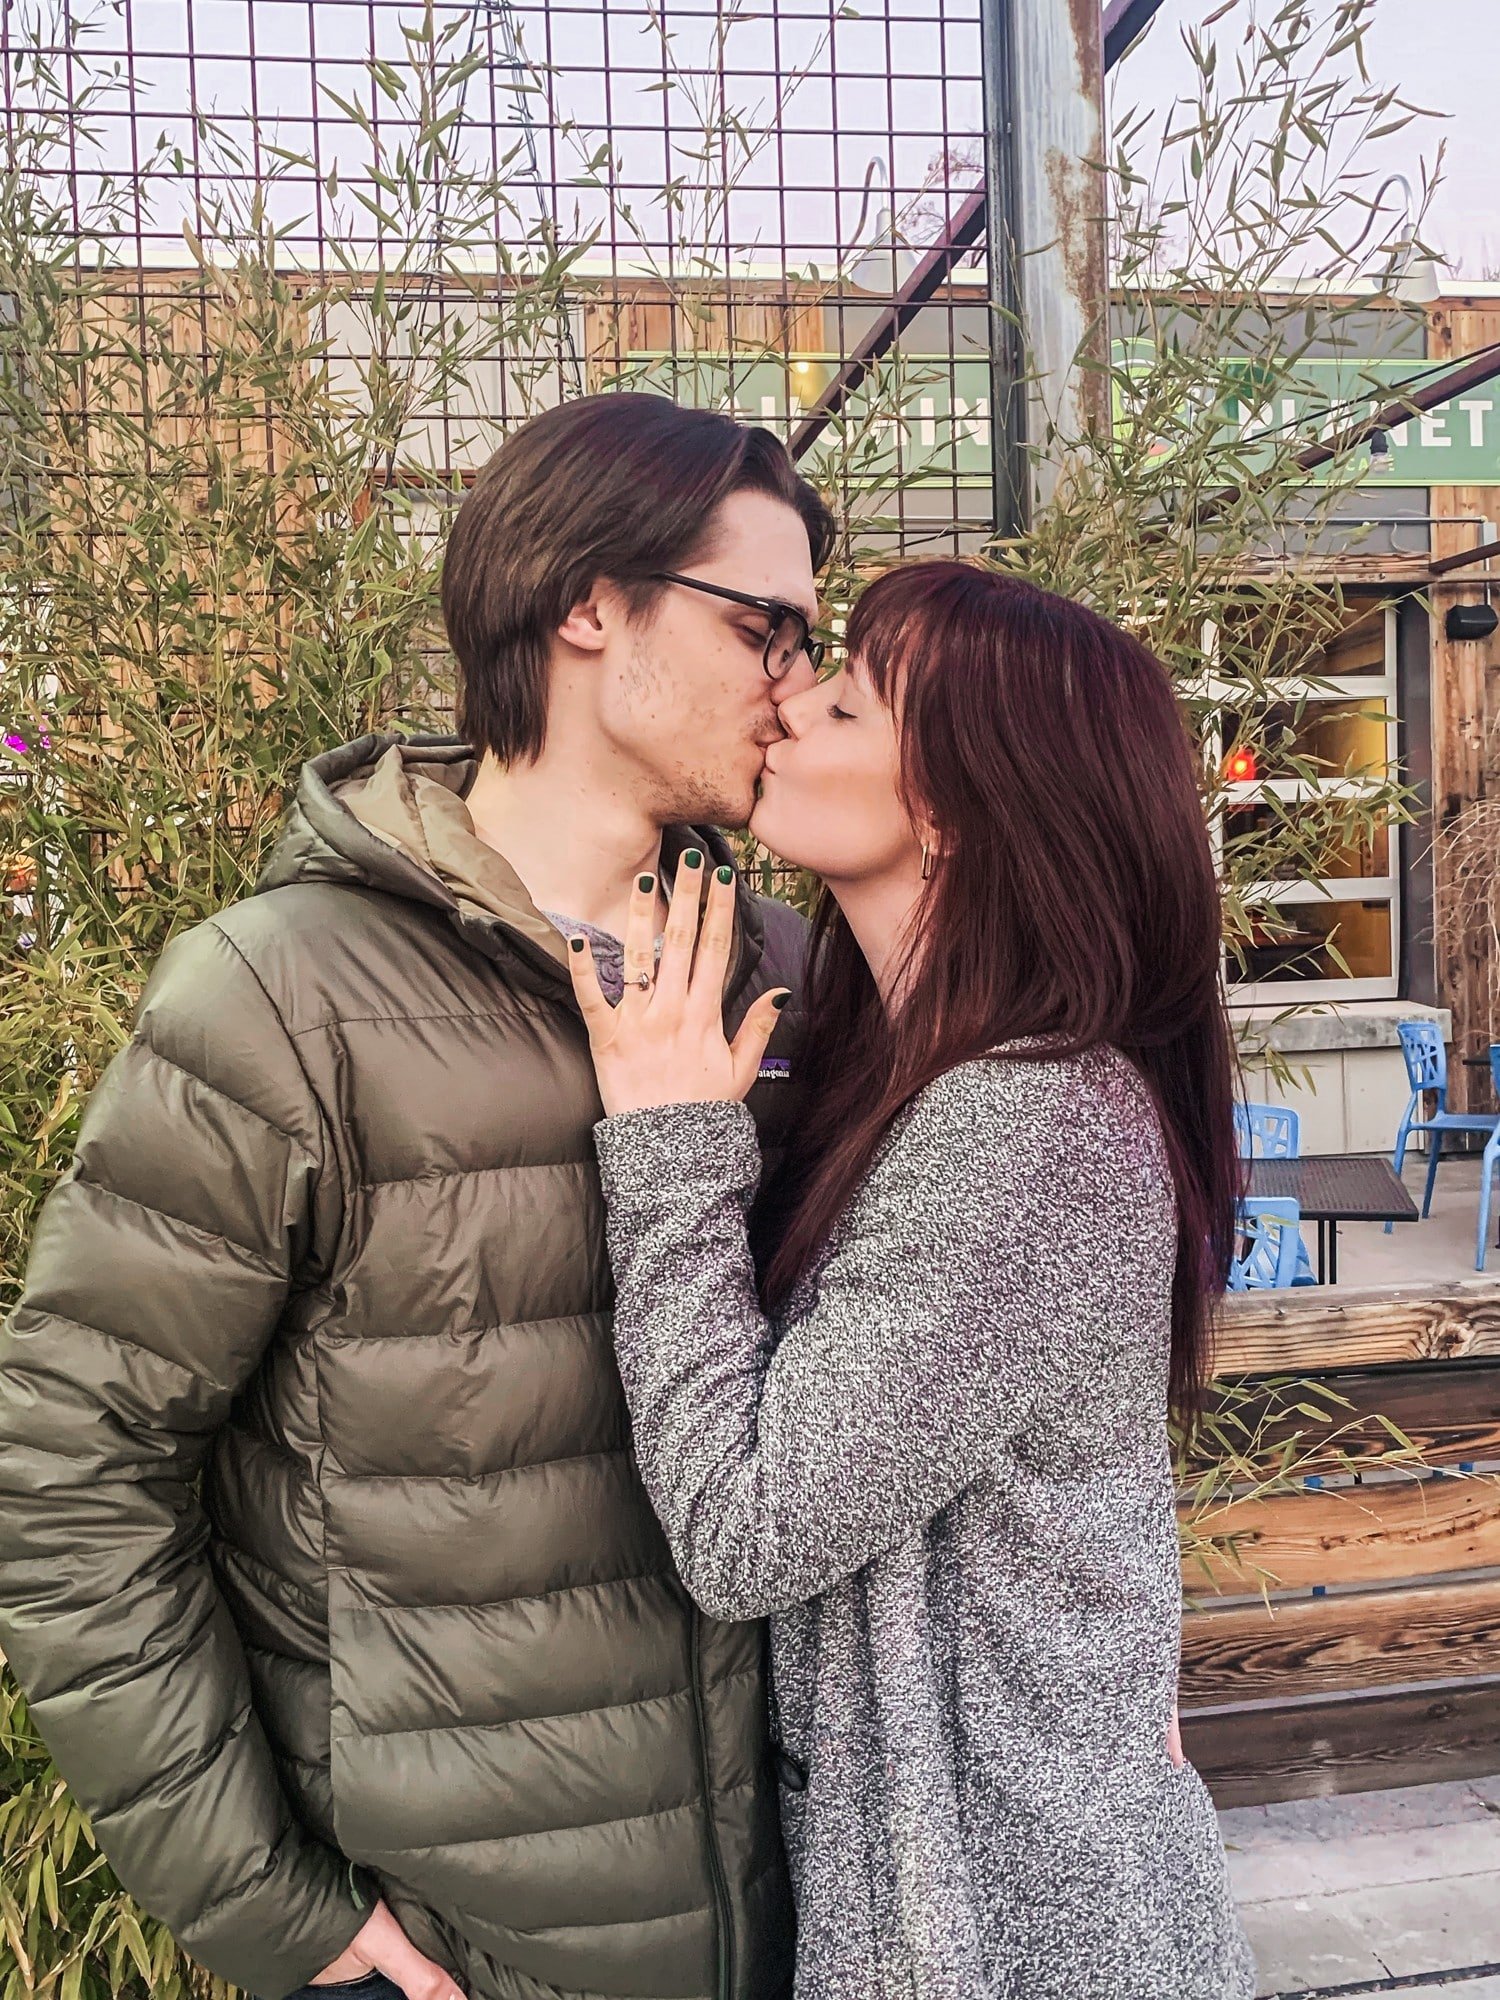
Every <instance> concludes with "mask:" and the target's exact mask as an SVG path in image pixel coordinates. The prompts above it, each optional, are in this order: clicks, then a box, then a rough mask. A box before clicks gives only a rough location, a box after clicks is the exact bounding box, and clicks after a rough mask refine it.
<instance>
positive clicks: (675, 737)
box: [599, 493, 817, 827]
mask: <svg viewBox="0 0 1500 2000" xmlns="http://www.w3.org/2000/svg"><path fill="white" fill-rule="evenodd" d="M707 547H708V550H709V553H708V555H707V556H706V557H704V558H703V559H702V560H700V561H697V562H684V563H683V564H682V565H681V573H682V574H683V575H684V576H691V577H694V578H696V579H698V580H699V581H700V582H703V583H713V584H719V585H722V586H723V587H724V588H726V589H728V590H738V591H743V592H745V593H746V594H748V595H749V596H752V597H764V598H774V599H775V600H776V601H777V602H779V603H782V604H788V605H792V606H794V607H795V608H796V609H797V610H799V611H801V612H803V613H804V614H805V616H806V617H807V619H808V622H809V623H814V622H816V619H817V591H816V588H815V586H814V583H813V573H812V559H811V554H810V551H809V548H808V541H807V530H806V528H805V527H804V526H803V525H802V521H801V519H800V517H799V516H798V515H797V513H796V512H795V510H794V509H793V508H791V507H788V506H787V505H785V504H784V502H782V501H780V500H773V499H771V498H769V497H768V496H767V495H765V494H762V493H735V494H732V495H731V496H730V498H729V499H728V500H726V501H725V502H724V503H723V505H722V506H721V507H720V508H719V510H718V513H717V515H716V517H715V520H714V524H713V532H712V533H711V535H710V537H709V538H708V541H707ZM610 624H611V629H610V636H609V638H608V640H607V643H606V645H605V648H604V651H603V654H602V656H601V657H600V660H599V667H600V670H601V678H600V682H599V700H600V709H599V720H600V723H601V725H602V727H603V729H604V732H605V734H606V736H607V737H608V738H609V739H610V741H611V742H612V743H613V744H614V745H615V747H616V748H617V749H618V750H619V751H620V752H621V753H623V754H624V755H625V756H626V757H627V758H628V759H629V761H630V762H631V763H632V764H633V765H634V766H635V767H636V770H637V771H638V773H639V774H640V779H641V782H642V783H643V784H644V787H645V792H646V798H645V803H646V804H647V805H648V806H649V808H650V809H651V811H652V813H653V815H654V816H655V817H656V818H657V819H658V820H659V822H660V823H661V824H663V825H667V824H671V823H673V822H679V821H692V822H697V823H699V824H708V825H713V826H730V827H740V826H743V825H744V824H745V823H746V821H747V820H748V819H749V817H750V812H751V809H752V807H753V805H754V803H755V787H756V781H757V780H758V778H759V777H760V773H761V766H762V763H763V762H764V759H765V752H766V746H767V745H768V744H770V743H774V742H776V741H777V740H779V738H780V737H781V734H782V730H781V725H780V723H779V722H778V721H777V717H776V710H777V705H778V703H779V702H780V701H783V700H785V699H787V698H788V697H789V696H792V695H795V694H797V693H799V692H801V691H803V690H804V689H806V688H807V687H809V686H810V685H811V684H812V681H813V671H812V667H811V665H810V664H809V662H808V659H807V655H806V654H805V653H801V654H799V655H798V656H797V659H796V661H795V662H794V664H793V666H792V668H791V670H790V671H789V672H788V673H787V675H786V676H785V678H784V679H782V680H780V681H777V682H774V683H773V682H772V681H771V680H770V679H769V678H768V677H767V674H766V671H765V668H764V665H763V664H762V659H763V655H764V653H765V649H766V638H767V634H768V632H769V630H770V621H769V620H768V618H767V617H766V615H765V613H764V612H761V611H757V610H754V609H752V608H751V607H750V606H749V605H744V604H735V603H733V602H731V601H729V600H728V599H725V598H719V597H713V596H710V595H707V594H706V593H704V592H703V591H699V590H691V589H688V588H686V587H684V586H682V585H680V584H664V585H663V586H662V595H661V597H660V599H659V601H658V603H657V605H656V607H655V608H654V610H653V611H652V612H651V613H650V614H649V615H648V616H647V617H646V618H644V619H639V620H625V621H619V620H611V621H610Z"/></svg>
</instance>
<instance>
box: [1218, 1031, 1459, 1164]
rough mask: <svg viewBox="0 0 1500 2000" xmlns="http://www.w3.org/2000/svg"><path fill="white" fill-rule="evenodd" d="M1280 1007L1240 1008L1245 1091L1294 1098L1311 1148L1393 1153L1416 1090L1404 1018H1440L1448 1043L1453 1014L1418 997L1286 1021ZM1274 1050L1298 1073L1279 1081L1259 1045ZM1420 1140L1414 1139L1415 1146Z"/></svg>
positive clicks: (1280, 1100)
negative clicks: (1400, 1033)
mask: <svg viewBox="0 0 1500 2000" xmlns="http://www.w3.org/2000/svg"><path fill="white" fill-rule="evenodd" d="M1277 1014H1278V1010H1277V1009H1276V1008H1273V1007H1237V1008H1235V1009H1234V1010H1233V1015H1234V1020H1235V1025H1236V1026H1237V1027H1238V1028H1239V1030H1240V1032H1241V1036H1242V1059H1243V1063H1244V1072H1245V1092H1246V1095H1247V1096H1248V1097H1250V1098H1251V1099H1252V1100H1254V1101H1256V1102H1258V1103H1263V1104H1286V1105H1290V1106H1291V1107H1292V1109H1293V1110H1295V1111H1296V1112H1297V1113H1298V1114H1299V1116H1300V1118H1301V1120H1302V1150H1303V1152H1304V1153H1389V1152H1390V1151H1392V1149H1393V1148H1394V1146H1395V1143H1396V1127H1397V1126H1398V1125H1399V1124H1400V1122H1401V1116H1402V1113H1403V1112H1404V1111H1405V1109H1406V1105H1407V1100H1408V1098H1409V1097H1410V1095H1411V1091H1410V1086H1409V1085H1408V1083H1407V1080H1406V1065H1405V1063H1404V1062H1403V1061H1402V1058H1401V1044H1400V1041H1399V1038H1398V1037H1397V1034H1396V1024H1397V1022H1399V1021H1418V1020H1422V1021H1436V1022H1437V1023H1438V1025H1439V1027H1440V1028H1441V1029H1442V1032H1443V1039H1444V1041H1445V1042H1446V1041H1449V1040H1450V1039H1451V1036H1452V1016H1451V1015H1450V1014H1449V1012H1448V1010H1447V1009H1446V1008H1444V1007H1428V1006H1424V1005H1423V1004H1422V1003H1421V1002H1420V1001H1416V1000H1364V1001H1351V1002H1349V1003H1347V1004H1345V1005H1342V1006H1339V1005H1329V1006H1326V1007H1325V1006H1319V1007H1309V1008H1307V1009H1305V1010H1304V1011H1302V1012H1300V1013H1297V1014H1293V1015H1290V1016H1288V1017H1286V1018H1283V1019H1278V1018H1277ZM1257 1049H1260V1050H1267V1049H1269V1050H1274V1051H1275V1052H1276V1053H1277V1054H1278V1055H1279V1056H1280V1057H1281V1058H1282V1060H1283V1061H1284V1062H1285V1063H1287V1064H1289V1065H1290V1066H1291V1070H1292V1076H1291V1078H1290V1080H1288V1081H1286V1082H1277V1081H1276V1080H1275V1079H1273V1077H1272V1076H1271V1074H1270V1071H1269V1068H1268V1066H1267V1064H1266V1062H1265V1061H1264V1059H1262V1060H1259V1061H1257V1060H1256V1056H1255V1051H1256V1050H1257ZM1416 1143H1417V1142H1416V1141H1414V1142H1413V1144H1416Z"/></svg>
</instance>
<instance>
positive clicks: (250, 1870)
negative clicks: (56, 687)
mask: <svg viewBox="0 0 1500 2000" xmlns="http://www.w3.org/2000/svg"><path fill="white" fill-rule="evenodd" d="M322 1148H323V1135H322V1129H321V1122H320V1118H319V1115H318V1111H317V1106H316V1102H315V1100H314V1098H313V1096H312V1092H311V1089H310V1086H309V1085H308V1084H307V1082H306V1080H305V1078H304V1076H303V1074H302V1071H301V1068H300V1066H299V1064H298V1062H297V1059H296V1055H295V1051H294V1046H293V1044H292V1042H291V1041H290V1039H289V1037H288V1035H287V1033H286V1030H285V1028H284V1027H283V1025H282V1023H281V1021H280V1019H279V1017H278V1016H277V1014H276V1012H275V1010H274V1008H273V1007H272V1006H271V1003H270V1001H269V999H268V998H267V996H266V994H265V993H264V991H263V990H262V988H261V986H260V984H259V982H258V980H257V979H256V978H255V976H254V974H253V973H252V972H251V970H250V968H249V967H248V966H247V965H246V964H245V962H244V961H243V960H242V959H241V957H240V955H239V953H238V951H237V950H236V949H235V947H234V945H233V944H232V943H231V941H230V939H229V938H228V937H227V936H226V935H225V934H224V933H223V932H222V931H221V930H219V929H218V928H217V927H216V925H214V924H212V923H209V924H205V925H202V926H200V927H199V928H198V929H197V930H196V931H192V932H189V933H187V934H186V935H185V936H183V937H182V938H181V939H179V940H178V941H176V942H175V943H174V944H173V945H171V946H170V947H169V948H168V950H167V952H166V954H165V955H164V957H163V960H162V963H161V965H160V966H159V967H158V969H157V972H156V975H155V977H154V978H153V980H152V982H151V985H150V987H149V988H148V990H147V994H146V997H145V1000H144V1001H143V1003H142V1008H141V1012H140V1016H139V1019H138V1022H137V1025H136V1029H135V1033H134V1035H133V1037H132V1039H131V1041H130V1042H129V1043H128V1044H127V1046H126V1047H125V1048H124V1049H123V1050H122V1051H121V1053H120V1054H119V1055H118V1056H117V1057H116V1059H115V1061H114V1062H113V1063H112V1064H111V1065H110V1068H109V1070H108V1071H107V1072H106V1074H105V1076H104V1078H103V1080H102V1081H101V1082H100V1084H99V1086H98V1088H97V1090H96V1091H95V1093H94V1095H93V1098H92V1100H91V1102H90V1104H89V1107H88V1110H87V1112H86V1114H85V1116H84V1120H83V1125H82V1129H81V1131H80V1134H79V1140H78V1145H77V1149H76V1153H75V1156H74V1160H73V1164H72V1166H71V1168H70V1170H69V1172H68V1173H67V1174H66V1176H65V1177H64V1178H63V1180H62V1181H61V1182H60V1183H59V1184H58V1186H57V1187H56V1188H55V1189H54V1191H53V1193H52V1195H51V1196H50V1198H49V1200H48V1202H47V1204H46V1207H45V1209H44V1211H43V1214H42V1217H41V1220H40V1223H39V1225H38V1228H37V1232H36V1238H35V1242H34V1245H33V1250H32V1256H31V1262H30V1265H29V1268H28V1271H27V1277H26V1285H25V1290H24V1293H23V1296H22V1299H21V1303H20V1304H19V1305H18V1306H17V1308H16V1310H15V1312H14V1313H13V1314H12V1315H11V1318H10V1321H9V1324H8V1326H7V1327H6V1329H5V1331H4V1335H3V1338H0V1644H3V1647H4V1650H5V1653H6V1655H7V1656H8V1657H9V1660H10V1664H11V1666H12V1667H13V1669H14V1671H15V1674H16V1677H17V1679H18V1680H19V1681H20V1683H21V1686H22V1687H23V1688H24V1690H25V1691H26V1693H27V1695H28V1697H29V1698H30V1702H31V1710H32V1715H33V1718H34V1720H35V1722H36V1726H37V1728H38V1730H39V1731H40V1733H41V1734H42V1736H43V1737H44V1738H45V1740H46V1742H47V1744H48V1746H49V1748H50V1749H51V1751H52V1754H53V1755H54V1757H55V1758H56V1759H57V1763H58V1766H59V1768H60V1769H61V1771H62V1773H63V1775H64V1777H65V1778H66V1779H67V1781H68V1783H69V1785H70V1786H71V1787H72V1789H73V1792H74V1794H75V1795H76V1797H77V1798H78V1800H79V1801H80V1803H81V1804H82V1805H83V1806H84V1808H85V1809H86V1810H87V1812H88V1813H89V1814H90V1816H91V1818H92V1820H93V1823H94V1828H95V1831H96V1833H97V1836H98V1839H99V1843H100V1846H101V1847H102V1848H103V1850H104V1852H105V1854H106V1855H107V1856H108V1857H109V1860H110V1862H111V1863H112V1864H113V1866H114V1868H115V1870H116V1872H117V1874H118V1875H119V1877H120V1879H121V1881H122V1882H123V1883H124V1884H125V1886H126V1888H127V1889H129V1890H130V1891H131V1893H132V1894H133V1895H135V1896H136V1897H137V1898H138V1899H139V1901H140V1902H141V1903H142V1904H143V1905H144V1906H145V1907H146V1908H147V1909H148V1910H150V1911H151V1912H152V1913H153V1915H155V1916H158V1917H160V1918H161V1919H162V1920H163V1921H164V1922H165V1923H166V1924H167V1926H168V1928H169V1929H170V1930H171V1931H172V1932H173V1933H174V1934H175V1936H176V1937H177V1938H178V1939H179V1941H180V1942H181V1943H182V1944H183V1945H184V1946H185V1947H186V1949H187V1950H188V1951H189V1952H191V1953H192V1954H193V1956H194V1957H195V1958H198V1959H200V1960H201V1961H202V1963H203V1964H205V1965H206V1966H208V1967H209V1968H210V1969H211V1970H213V1971H215V1972H217V1973H219V1974H221V1975H222V1976H223V1977H224V1978H226V1979H229V1980H231V1981H233V1982H234V1983H235V1984H237V1985H240V1986H243V1987H247V1988H249V1989H250V1990H251V1991H252V1992H255V1993H259V1994H262V1995H266V1996H269V1997H270V2000H275V1996H277V1995H280V1994H284V1993H287V1992H289V1991H291V1990H292V1989H293V1988H295V1987H298V1986H301V1985H302V1984H304V1983H305V1982H306V1981H307V1980H308V1979H310V1978H311V1977H312V1976H313V1975H314V1974H316V1973H317V1972H319V1971H321V1970H322V1968H323V1967H324V1966H325V1965H327V1964H328V1963H329V1962H330V1961H331V1960H332V1959H333V1958H335V1957H337V1955H338V1954H339V1953H340V1952H341V1951H342V1950H343V1948H344V1947H345V1946H346V1945H347V1944H348V1943H349V1941H350V1939H351V1938H352V1937H353V1936H354V1935H355V1933H356V1932H357V1931H358V1930H359V1928H360V1927H361V1925H362V1924H363V1922H364V1921H365V1918H366V1916H367V1915H368V1907H367V1906H366V1907H362V1906H361V1901H360V1899H359V1898H358V1897H357V1894H356V1891H355V1886H354V1884H353V1882H352V1881H351V1878H350V1875H349V1871H348V1868H347V1865H346V1863H345V1862H344V1861H343V1859H342V1857H341V1856H340V1855H339V1854H337V1853H336V1852H335V1851H334V1850H333V1849H331V1848H329V1847H327V1846H324V1845H323V1844H322V1843H321V1842H320V1841H318V1840H317V1839H315V1838H314V1837H313V1836H312V1835H311V1834H310V1833H308V1832H307V1831H306V1830H305V1829H304V1828H303V1827H302V1826H301V1825H300V1823H299V1822H298V1821H297V1820H296V1818H295V1816H294V1815H293V1813H292V1811H291V1809H290V1807H289V1805H288V1802H287V1800H286V1798H285V1797H284V1795H283V1793H282V1790H281V1787H280V1785H279V1783H278V1781H277V1777H276V1771H275V1767H274V1764H273V1761H272V1757H271V1752H270V1748H269V1745H268V1744H267V1742H266V1739H265V1737H264V1735H263V1734H262V1731H261V1727H260V1724H259V1722H258V1720H257V1719H256V1716H255V1713H254V1711H253V1709H252V1707H251V1703H250V1687H249V1680H248V1675H247V1670H246V1663H245V1658H244V1654H243V1651H242V1649H241V1645H240V1640H239V1637H238V1634H237V1632H236V1630H235V1627H234V1625H233V1623H232V1621H231V1619H230V1617H229V1614H228V1611H227V1608H226V1607H225V1605H224V1603H223V1601H222V1599H221V1598H220V1596H219V1593H218V1590H217V1589H216V1587H215V1584H214V1580H213V1576H212V1572H211V1570H210V1568H209V1563H208V1559H207V1552H206V1542H207V1524H206V1521H205V1519H204V1515H203V1511H202V1508H201V1506H200V1504H199V1500H198V1497H197V1489H196V1484H195V1482H196V1479H197V1475H198V1473H199V1472H200V1470H201V1468H202V1466H203V1462H204V1459H205V1456H206V1454H207V1451H208V1448H209V1446H210V1444H211V1443H212V1441H213V1438H214V1436H215V1434H216V1432H217V1431H218V1430H219V1429H220V1427H221V1426H222V1425H223V1423H224V1421H225V1419H226V1417H227V1416H228V1413H229V1409H230V1405H231V1402H232V1401H233V1399H234V1397H235V1395H236V1394H237V1392H238V1391H239V1390H241V1389H242V1388H243V1387H244V1386H245V1384H246V1383H247V1382H248V1380H249V1379H250V1377H251V1376H252V1374H253V1372H254V1371H255V1369H256V1367H257V1366H258V1364H259V1362H260V1360H261V1357H262V1355H263V1354H264V1352H265V1350H266V1348H267V1346H268V1344H269V1342H270V1340H271V1337H272V1334H273V1332H274V1329H275V1327H276V1324H277V1320H278V1317H279V1315H280V1312H281V1308H282V1305H283V1302H284V1301H285V1299H286V1296H287V1292H288V1289H289V1285H290V1283H291V1281H292V1275H293V1272H294V1270H296V1269H298V1268H299V1267H301V1266H304V1265H305V1262H306V1260H307V1259H308V1257H309V1256H310V1254H311V1250H312V1246H313V1242H314V1238H315V1236H317V1235H318V1234H320V1233H326V1232H327V1229H328V1226H329V1218H328V1216H327V1214H326V1213H325V1212H323V1210H324V1205H325V1204H326V1203H327V1201H328V1200H329V1194H328V1186H329V1182H328V1181H327V1180H325V1179H324V1177H323V1176H322V1174H321V1168H322V1164H323V1161H322ZM330 1178H332V1177H330ZM333 1185H335V1186H336V1179H335V1180H333ZM320 1213H323V1224H324V1229H323V1231H322V1232H320V1231H319V1229H318V1221H319V1215H320Z"/></svg>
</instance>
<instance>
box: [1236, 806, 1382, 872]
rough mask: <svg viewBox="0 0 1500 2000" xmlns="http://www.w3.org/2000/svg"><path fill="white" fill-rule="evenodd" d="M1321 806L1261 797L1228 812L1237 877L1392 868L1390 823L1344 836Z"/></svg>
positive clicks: (1378, 870)
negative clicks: (1329, 824) (1338, 831)
mask: <svg viewBox="0 0 1500 2000" xmlns="http://www.w3.org/2000/svg"><path fill="white" fill-rule="evenodd" d="M1327 819H1328V811H1327V809H1326V808H1320V807H1318V806H1306V805H1298V804H1283V803H1282V802H1280V801H1279V800H1259V801H1257V802H1256V803H1254V804H1251V805H1243V806H1229V807H1227V808H1226V809H1225V813H1224V842H1225V859H1226V861H1227V862H1228V864H1229V865H1230V867H1231V868H1232V869H1233V872H1234V875H1235V878H1236V880H1239V881H1244V880H1245V879H1246V878H1247V877H1253V878H1254V880H1256V881H1257V882H1308V881H1330V880H1331V881H1336V882H1346V881H1357V880H1358V879H1360V878H1361V877H1368V876H1372V875H1388V874H1389V873H1390V872H1391V842H1390V831H1389V828H1388V826H1387V825H1386V824H1385V823H1384V822H1382V823H1381V824H1380V825H1379V826H1377V827H1374V828H1370V829H1367V830H1366V831H1365V832H1363V833H1358V832H1356V834H1355V836H1354V837H1353V838H1352V839H1345V840H1341V839H1339V838H1338V836H1337V834H1336V833H1335V832H1333V831H1331V830H1330V828H1329V826H1328V824H1327Z"/></svg>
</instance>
